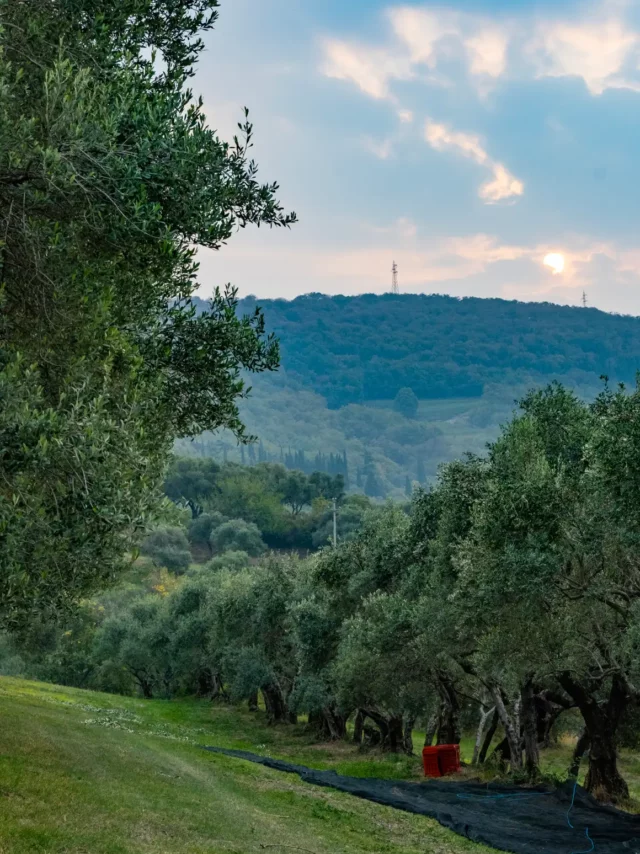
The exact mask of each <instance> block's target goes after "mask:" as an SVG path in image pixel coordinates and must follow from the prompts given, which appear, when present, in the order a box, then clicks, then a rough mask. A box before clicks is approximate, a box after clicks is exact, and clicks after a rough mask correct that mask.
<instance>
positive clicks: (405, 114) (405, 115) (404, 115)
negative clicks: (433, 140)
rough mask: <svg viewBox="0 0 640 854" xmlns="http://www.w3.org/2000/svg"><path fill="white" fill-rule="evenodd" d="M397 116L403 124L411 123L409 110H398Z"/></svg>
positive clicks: (411, 116)
mask: <svg viewBox="0 0 640 854" xmlns="http://www.w3.org/2000/svg"><path fill="white" fill-rule="evenodd" d="M398 118H399V119H400V121H401V122H402V123H403V124H411V122H412V121H413V113H412V112H411V110H398Z"/></svg>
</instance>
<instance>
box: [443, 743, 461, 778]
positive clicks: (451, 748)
mask: <svg viewBox="0 0 640 854" xmlns="http://www.w3.org/2000/svg"><path fill="white" fill-rule="evenodd" d="M438 760H439V763H440V772H441V773H442V774H443V775H444V774H455V773H456V771H459V770H460V745H459V744H440V745H439V746H438Z"/></svg>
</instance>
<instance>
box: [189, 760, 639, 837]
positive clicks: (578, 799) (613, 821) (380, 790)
mask: <svg viewBox="0 0 640 854" xmlns="http://www.w3.org/2000/svg"><path fill="white" fill-rule="evenodd" d="M204 749H205V750H210V751H212V752H213V753H223V754H224V755H225V756H234V757H236V758H237V759H246V760H248V761H249V762H257V763H259V764H260V765H265V766H266V767H267V768H275V769H276V770H277V771H287V772H289V773H292V774H298V775H299V776H300V778H301V779H302V780H304V781H305V783H312V784H313V785H316V786H328V787H330V788H332V789H338V791H340V792H348V793H349V794H351V795H355V797H357V798H364V799H366V800H368V801H374V802H375V803H377V804H384V805H385V806H388V807H394V808H395V809H399V810H404V811H405V812H412V813H417V814H418V815H426V816H429V818H434V819H436V821H438V822H439V823H440V824H442V825H444V826H445V827H448V828H450V829H451V830H453V831H454V832H455V833H458V834H460V836H465V837H466V838H467V839H471V840H473V841H474V842H482V843H484V844H485V845H489V846H491V847H492V848H497V849H498V850H500V851H513V852H516V854H543V852H544V853H545V854H547V852H548V854H583V852H584V853H585V854H586V852H591V851H594V852H596V854H632V852H635V854H640V816H635V815H630V814H629V813H624V812H621V811H620V810H617V809H614V808H613V807H607V806H603V805H602V804H600V803H598V802H597V801H596V800H594V798H592V797H591V795H589V794H588V793H587V792H585V790H584V789H582V788H581V787H580V786H574V785H573V784H572V783H565V784H564V785H562V786H560V787H558V788H557V789H549V788H544V787H537V788H532V789H523V788H518V787H515V786H494V785H489V786H487V785H486V784H482V783H456V782H446V781H442V780H429V781H428V782H427V781H425V782H424V783H405V782H398V781H395V780H377V779H372V778H360V777H344V776H342V775H341V774H336V772H335V771H316V770H314V769H313V768H305V767H304V765H292V764H291V763H290V762H283V761H282V760H280V759H270V758H269V757H266V756H258V755H257V754H255V753H248V752H246V751H244V750H226V749H224V748H221V747H205V748H204Z"/></svg>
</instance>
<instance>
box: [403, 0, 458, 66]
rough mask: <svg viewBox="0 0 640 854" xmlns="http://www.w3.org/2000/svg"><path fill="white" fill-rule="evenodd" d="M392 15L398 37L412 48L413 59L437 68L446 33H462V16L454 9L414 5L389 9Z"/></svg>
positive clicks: (410, 49)
mask: <svg viewBox="0 0 640 854" xmlns="http://www.w3.org/2000/svg"><path fill="white" fill-rule="evenodd" d="M387 14H388V16H389V19H390V21H391V27H392V29H393V32H394V34H395V35H396V37H397V38H398V39H399V40H400V41H401V42H403V43H404V45H405V46H406V48H408V51H409V58H410V59H411V62H412V63H416V64H421V65H426V66H427V67H428V68H431V69H434V68H435V67H436V65H437V62H438V47H439V43H440V41H441V40H442V39H444V38H445V37H446V36H454V37H455V36H459V34H460V29H459V16H458V15H457V14H455V13H453V12H448V11H444V12H443V11H439V12H432V11H430V10H425V9H416V8H413V7H408V6H405V7H399V8H395V9H389V11H388V13H387Z"/></svg>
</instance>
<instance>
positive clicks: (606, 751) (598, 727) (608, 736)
mask: <svg viewBox="0 0 640 854" xmlns="http://www.w3.org/2000/svg"><path fill="white" fill-rule="evenodd" d="M558 679H559V682H560V684H561V685H562V687H563V688H564V690H565V691H566V692H567V694H569V696H570V697H571V698H572V699H573V700H574V701H575V703H576V705H577V706H578V708H579V709H580V713H581V715H582V718H583V720H584V723H585V730H586V734H587V735H588V737H589V741H590V743H591V749H590V753H589V770H588V772H587V777H586V780H585V783H584V785H585V788H586V790H587V791H588V792H591V794H592V795H594V797H596V798H598V799H599V800H602V801H610V802H612V803H619V802H620V801H624V800H626V799H627V798H628V797H629V788H628V786H627V784H626V782H625V781H624V779H623V777H622V776H621V774H620V772H619V771H618V756H617V750H616V741H615V738H616V731H617V729H618V724H619V722H620V717H621V716H622V712H623V711H624V709H625V707H626V706H627V704H628V702H629V699H630V698H629V694H628V691H627V686H626V684H625V682H624V680H623V678H622V677H621V676H620V675H618V674H616V675H615V676H614V677H613V679H612V680H611V689H610V692H609V697H608V699H607V700H605V701H603V702H598V700H597V699H596V698H595V697H594V696H593V694H592V693H591V692H590V691H589V690H588V689H587V687H586V686H585V685H584V684H583V683H581V682H579V681H578V680H577V679H575V678H574V677H573V675H572V674H571V673H569V672H565V673H562V674H561V675H560V676H559V677H558Z"/></svg>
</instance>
